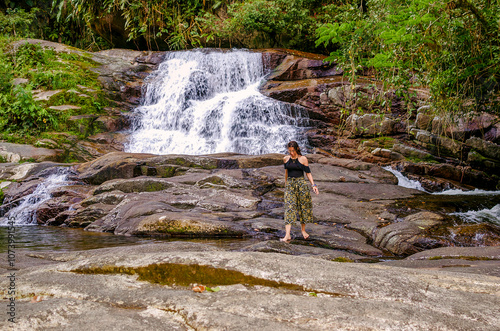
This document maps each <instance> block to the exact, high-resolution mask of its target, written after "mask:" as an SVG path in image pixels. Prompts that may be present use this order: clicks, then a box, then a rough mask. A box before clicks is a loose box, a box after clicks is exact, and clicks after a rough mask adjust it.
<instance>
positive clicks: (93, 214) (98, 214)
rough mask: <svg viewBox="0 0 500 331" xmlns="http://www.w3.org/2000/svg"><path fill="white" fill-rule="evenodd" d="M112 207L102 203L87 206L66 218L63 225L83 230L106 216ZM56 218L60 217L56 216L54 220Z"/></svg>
mask: <svg viewBox="0 0 500 331" xmlns="http://www.w3.org/2000/svg"><path fill="white" fill-rule="evenodd" d="M114 207H115V206H112V205H107V204H103V203H96V204H92V205H89V206H88V207H85V208H81V209H78V210H77V211H75V212H74V213H71V214H70V215H69V216H67V217H66V218H65V220H64V224H65V225H66V226H68V227H70V228H85V227H87V226H89V225H91V224H92V223H94V222H95V221H96V220H98V219H101V218H103V217H105V216H106V215H108V213H109V212H110V211H111V210H113V208H114ZM58 217H60V216H59V215H58V216H56V219H57V218H58Z"/></svg>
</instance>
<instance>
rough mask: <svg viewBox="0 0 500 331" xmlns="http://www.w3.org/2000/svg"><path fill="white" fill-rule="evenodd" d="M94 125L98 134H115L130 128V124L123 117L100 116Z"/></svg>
mask: <svg viewBox="0 0 500 331" xmlns="http://www.w3.org/2000/svg"><path fill="white" fill-rule="evenodd" d="M93 125H94V127H95V129H96V131H98V132H115V131H120V130H122V129H123V128H125V127H126V126H128V123H127V121H126V120H125V119H124V117H123V116H99V117H98V118H97V119H96V120H95V121H94V122H93Z"/></svg>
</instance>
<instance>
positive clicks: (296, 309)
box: [0, 244, 500, 330]
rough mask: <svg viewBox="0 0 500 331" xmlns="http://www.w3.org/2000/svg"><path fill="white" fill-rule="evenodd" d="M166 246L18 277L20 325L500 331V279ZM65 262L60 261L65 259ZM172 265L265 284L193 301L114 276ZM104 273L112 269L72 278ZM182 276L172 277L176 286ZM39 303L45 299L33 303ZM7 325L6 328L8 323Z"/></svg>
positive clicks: (117, 251) (184, 292)
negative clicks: (98, 315)
mask: <svg viewBox="0 0 500 331" xmlns="http://www.w3.org/2000/svg"><path fill="white" fill-rule="evenodd" d="M152 246H154V244H153V245H148V247H152ZM167 246H168V244H161V247H160V248H162V249H153V250H151V251H149V252H148V250H147V249H144V248H139V247H140V246H139V247H138V248H137V251H134V247H132V248H128V249H123V248H114V249H104V250H93V251H91V252H88V251H87V252H85V254H83V255H82V256H80V257H76V258H75V254H74V253H69V256H70V259H69V260H70V261H68V262H60V263H52V264H46V265H38V266H36V267H32V268H26V269H23V270H18V271H16V277H18V283H17V293H16V297H17V300H16V307H18V309H19V311H20V312H21V311H22V316H21V315H20V316H19V324H17V325H18V326H19V327H20V329H30V330H46V329H53V330H64V329H68V328H71V329H72V330H88V328H89V323H94V321H96V322H95V323H97V320H96V317H93V316H95V312H96V311H97V310H98V311H99V312H100V313H106V316H104V317H103V318H99V321H101V320H103V321H102V322H103V324H102V325H104V327H106V328H108V327H109V328H114V329H116V328H117V327H120V326H124V325H126V324H127V325H131V326H136V325H140V324H141V323H142V325H143V327H144V326H146V327H150V328H152V329H165V328H167V329H173V330H175V329H178V330H184V329H185V330H192V329H206V330H223V329H228V330H231V329H238V330H255V329H262V330H291V329H293V330H312V329H313V330H429V329H435V330H498V325H499V324H500V314H499V308H498V307H499V305H500V295H499V293H500V281H499V280H500V278H498V277H492V276H484V275H469V274H463V273H453V272H446V271H435V270H418V269H408V268H398V267H390V266H382V265H372V264H359V263H338V262H331V261H326V260H322V259H317V258H313V257H297V256H291V255H283V254H276V253H260V252H227V251H213V250H212V251H205V250H203V247H199V248H198V250H197V251H191V252H189V251H184V250H183V251H175V250H169V249H167V248H166V247H167ZM122 249H123V252H122ZM58 256H59V258H60V259H62V258H63V257H64V254H59V255H58ZM39 257H42V258H43V254H39ZM53 257H54V256H52V258H53ZM45 258H50V257H49V256H45ZM168 263H174V264H175V266H179V268H180V267H182V268H187V270H189V268H193V269H192V270H198V269H199V268H200V267H199V266H207V267H211V268H212V269H206V267H205V268H201V269H200V270H212V272H213V276H212V277H211V281H210V282H213V283H217V279H219V278H217V277H218V276H217V275H218V274H219V273H222V272H223V271H224V270H225V271H228V272H230V273H232V274H235V275H236V274H238V273H241V274H243V275H245V277H247V279H248V281H249V282H252V280H253V281H255V280H257V281H259V282H261V283H262V282H263V281H267V283H262V284H268V285H255V286H249V285H245V284H246V283H247V281H235V283H234V284H232V285H221V286H218V288H219V289H220V290H219V291H218V292H206V291H205V292H203V293H195V292H193V291H192V290H191V287H184V286H179V285H159V284H152V283H150V282H148V281H140V280H138V279H137V275H130V274H120V273H116V274H115V273H113V272H115V271H116V272H118V271H119V270H136V269H134V268H140V267H147V266H151V265H154V266H156V267H158V266H160V267H161V266H163V265H165V266H168ZM183 266H187V267H183ZM113 267H116V268H115V269H113ZM89 268H91V269H89ZM92 268H93V269H92ZM100 268H108V269H107V270H115V271H113V272H112V273H109V274H86V273H75V272H74V271H75V270H78V269H80V270H86V269H87V270H94V271H96V272H98V271H99V270H101V269H100ZM109 268H111V269H109ZM148 268H149V267H148ZM137 270H139V269H137ZM200 276H203V275H200ZM179 277H180V278H179ZM182 277H184V276H179V275H177V276H174V281H175V280H176V279H177V282H181V281H182V279H181V278H182ZM21 280H22V281H21ZM221 281H222V279H221ZM0 282H1V283H2V288H3V289H4V290H2V291H3V297H4V298H5V297H7V294H6V290H5V289H6V288H7V287H8V282H9V279H8V278H7V277H5V276H4V277H2V278H1V281H0ZM199 283H200V282H198V284H199ZM273 284H274V285H273ZM215 285H216V284H215ZM213 287H215V286H214V285H212V288H213ZM311 293H312V295H311ZM33 295H36V296H38V297H37V298H35V299H32V298H33ZM37 299H38V300H40V299H41V301H39V302H37ZM31 300H33V301H34V303H30V301H31ZM2 301H3V302H4V303H5V304H6V301H5V299H2ZM85 321H87V323H84V322H85ZM158 322H160V323H161V325H162V326H161V327H160V328H158V325H159V323H158ZM0 323H1V324H0V325H1V326H2V327H3V328H4V327H7V324H8V322H7V321H6V319H3V320H2V321H1V322H0ZM99 323H100V322H99ZM113 323H114V324H113ZM99 325H101V324H99Z"/></svg>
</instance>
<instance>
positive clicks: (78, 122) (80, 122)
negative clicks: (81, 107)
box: [66, 115, 97, 137]
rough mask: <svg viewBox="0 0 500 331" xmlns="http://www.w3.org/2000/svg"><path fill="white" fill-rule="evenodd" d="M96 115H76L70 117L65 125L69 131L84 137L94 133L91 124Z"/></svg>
mask: <svg viewBox="0 0 500 331" xmlns="http://www.w3.org/2000/svg"><path fill="white" fill-rule="evenodd" d="M96 118H97V116H96V115H77V116H71V117H70V118H68V119H67V120H66V125H67V126H68V128H70V129H74V130H75V131H77V132H79V133H80V134H81V135H83V136H84V137H88V136H89V135H91V134H93V133H94V127H93V123H94V121H95V120H96Z"/></svg>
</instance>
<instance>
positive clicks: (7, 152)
mask: <svg viewBox="0 0 500 331" xmlns="http://www.w3.org/2000/svg"><path fill="white" fill-rule="evenodd" d="M60 152H61V151H60V150H54V149H47V148H37V147H33V146H31V145H22V144H12V143H4V142H0V157H3V158H4V159H5V160H6V161H7V162H19V161H25V160H34V161H36V162H41V161H58V160H59V159H60V158H61V156H60Z"/></svg>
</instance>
